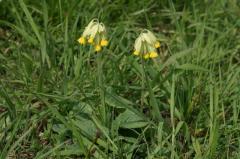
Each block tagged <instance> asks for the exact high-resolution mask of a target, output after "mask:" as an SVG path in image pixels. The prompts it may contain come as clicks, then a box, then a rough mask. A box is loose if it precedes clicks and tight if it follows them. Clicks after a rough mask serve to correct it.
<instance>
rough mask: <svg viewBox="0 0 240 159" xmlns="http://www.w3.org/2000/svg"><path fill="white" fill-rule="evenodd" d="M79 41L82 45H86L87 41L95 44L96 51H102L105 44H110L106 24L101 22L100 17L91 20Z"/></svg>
mask: <svg viewBox="0 0 240 159" xmlns="http://www.w3.org/2000/svg"><path fill="white" fill-rule="evenodd" d="M78 42H79V43H80V44H81V45H85V44H86V43H88V44H90V45H94V47H95V51H97V52H99V51H101V50H102V47H103V46H107V45H108V40H107V38H106V28H105V25H104V24H103V23H99V21H98V19H93V20H91V22H90V23H89V24H88V25H87V27H86V28H85V30H84V32H83V34H82V36H81V37H80V38H79V39H78Z"/></svg>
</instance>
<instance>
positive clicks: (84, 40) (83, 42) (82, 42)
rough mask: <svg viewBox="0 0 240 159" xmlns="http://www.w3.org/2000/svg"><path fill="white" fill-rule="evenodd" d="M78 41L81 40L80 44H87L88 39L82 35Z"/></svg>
mask: <svg viewBox="0 0 240 159" xmlns="http://www.w3.org/2000/svg"><path fill="white" fill-rule="evenodd" d="M78 42H79V43H80V44H82V45H84V44H86V39H85V38H84V37H80V38H79V39H78Z"/></svg>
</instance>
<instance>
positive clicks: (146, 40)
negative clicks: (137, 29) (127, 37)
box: [133, 29, 160, 59]
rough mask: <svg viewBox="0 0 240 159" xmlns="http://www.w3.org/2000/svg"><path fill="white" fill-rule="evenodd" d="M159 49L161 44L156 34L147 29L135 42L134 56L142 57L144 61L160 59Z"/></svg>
mask: <svg viewBox="0 0 240 159" xmlns="http://www.w3.org/2000/svg"><path fill="white" fill-rule="evenodd" d="M159 47H160V42H159V41H158V40H157V38H156V37H155V36H154V34H153V33H152V32H150V31H149V30H146V29H145V30H143V32H142V33H141V34H140V35H139V37H138V38H137V39H136V41H135V44H134V52H133V54H134V55H136V56H142V57H143V58H144V59H148V58H156V57H158V53H157V48H159Z"/></svg>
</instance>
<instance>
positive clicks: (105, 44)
mask: <svg viewBox="0 0 240 159" xmlns="http://www.w3.org/2000/svg"><path fill="white" fill-rule="evenodd" d="M100 45H101V46H107V45H108V41H107V40H105V39H102V40H101V42H100Z"/></svg>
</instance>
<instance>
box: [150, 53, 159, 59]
mask: <svg viewBox="0 0 240 159" xmlns="http://www.w3.org/2000/svg"><path fill="white" fill-rule="evenodd" d="M149 57H150V58H155V57H158V54H157V53H156V52H150V53H149Z"/></svg>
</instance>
